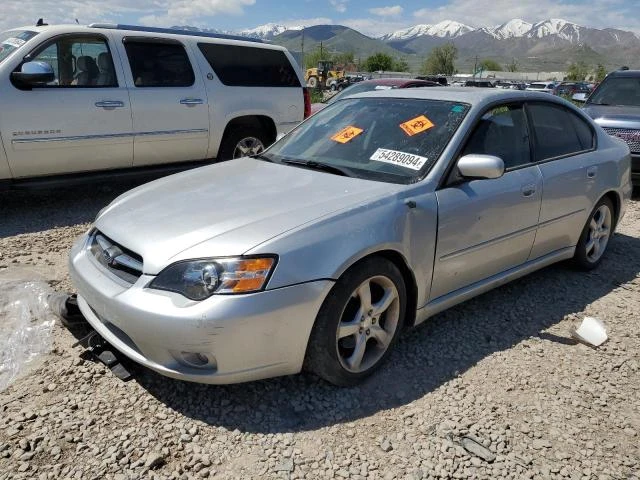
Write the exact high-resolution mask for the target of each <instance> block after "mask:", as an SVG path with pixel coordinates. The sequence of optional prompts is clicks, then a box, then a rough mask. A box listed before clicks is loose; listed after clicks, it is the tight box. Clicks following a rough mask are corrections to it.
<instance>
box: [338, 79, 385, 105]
mask: <svg viewBox="0 0 640 480" xmlns="http://www.w3.org/2000/svg"><path fill="white" fill-rule="evenodd" d="M392 88H397V87H396V86H395V85H394V86H392V85H380V84H379V83H375V82H371V83H369V82H363V83H358V84H356V85H351V86H350V87H347V88H345V89H344V90H343V91H341V92H340V93H339V94H337V95H334V96H333V97H331V98H330V99H329V100H327V104H332V103H334V102H337V101H338V100H342V99H343V98H345V97H348V96H349V95H355V94H356V93H363V92H372V91H373V90H390V89H392Z"/></svg>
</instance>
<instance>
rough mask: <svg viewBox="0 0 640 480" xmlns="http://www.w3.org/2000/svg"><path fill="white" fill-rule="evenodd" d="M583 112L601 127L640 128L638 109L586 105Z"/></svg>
mask: <svg viewBox="0 0 640 480" xmlns="http://www.w3.org/2000/svg"><path fill="white" fill-rule="evenodd" d="M584 111H585V113H586V114H587V115H589V116H590V117H591V118H593V119H594V120H595V122H596V123H597V124H598V125H600V126H603V127H613V128H634V129H638V128H640V107H628V106H616V105H594V104H587V105H586V106H585V107H584Z"/></svg>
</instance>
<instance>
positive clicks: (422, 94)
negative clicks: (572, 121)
mask: <svg viewBox="0 0 640 480" xmlns="http://www.w3.org/2000/svg"><path fill="white" fill-rule="evenodd" d="M353 97H356V98H361V97H388V98H415V99H424V100H444V101H451V102H462V103H468V104H471V105H485V104H488V103H493V102H501V101H516V102H517V101H524V100H542V101H546V102H553V103H562V104H567V103H568V102H567V101H566V100H563V99H559V98H558V97H555V96H553V95H549V94H548V93H541V92H532V91H522V90H502V89H493V88H469V87H444V86H442V87H430V88H407V89H402V90H400V89H391V90H375V91H372V92H363V93H357V94H354V95H353Z"/></svg>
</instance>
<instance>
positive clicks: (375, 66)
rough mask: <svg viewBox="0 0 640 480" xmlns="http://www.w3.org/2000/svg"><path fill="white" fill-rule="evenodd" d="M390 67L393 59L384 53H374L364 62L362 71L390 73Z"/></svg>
mask: <svg viewBox="0 0 640 480" xmlns="http://www.w3.org/2000/svg"><path fill="white" fill-rule="evenodd" d="M392 67H393V58H392V57H391V56H389V55H387V54H386V53H380V52H378V53H374V54H373V55H371V56H370V57H369V58H367V59H366V60H365V61H364V69H365V70H366V71H367V72H377V71H378V70H382V71H390V70H392Z"/></svg>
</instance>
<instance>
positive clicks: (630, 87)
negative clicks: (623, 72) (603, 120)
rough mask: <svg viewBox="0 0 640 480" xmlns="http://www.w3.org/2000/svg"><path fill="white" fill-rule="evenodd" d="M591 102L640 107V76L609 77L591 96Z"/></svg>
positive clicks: (593, 103) (594, 103)
mask: <svg viewBox="0 0 640 480" xmlns="http://www.w3.org/2000/svg"><path fill="white" fill-rule="evenodd" d="M589 103H590V104H592V105H622V106H627V107H640V78H633V77H609V78H608V79H606V80H605V81H604V82H602V84H601V85H600V86H599V87H598V88H597V89H596V91H595V92H593V94H592V95H591V97H589Z"/></svg>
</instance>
